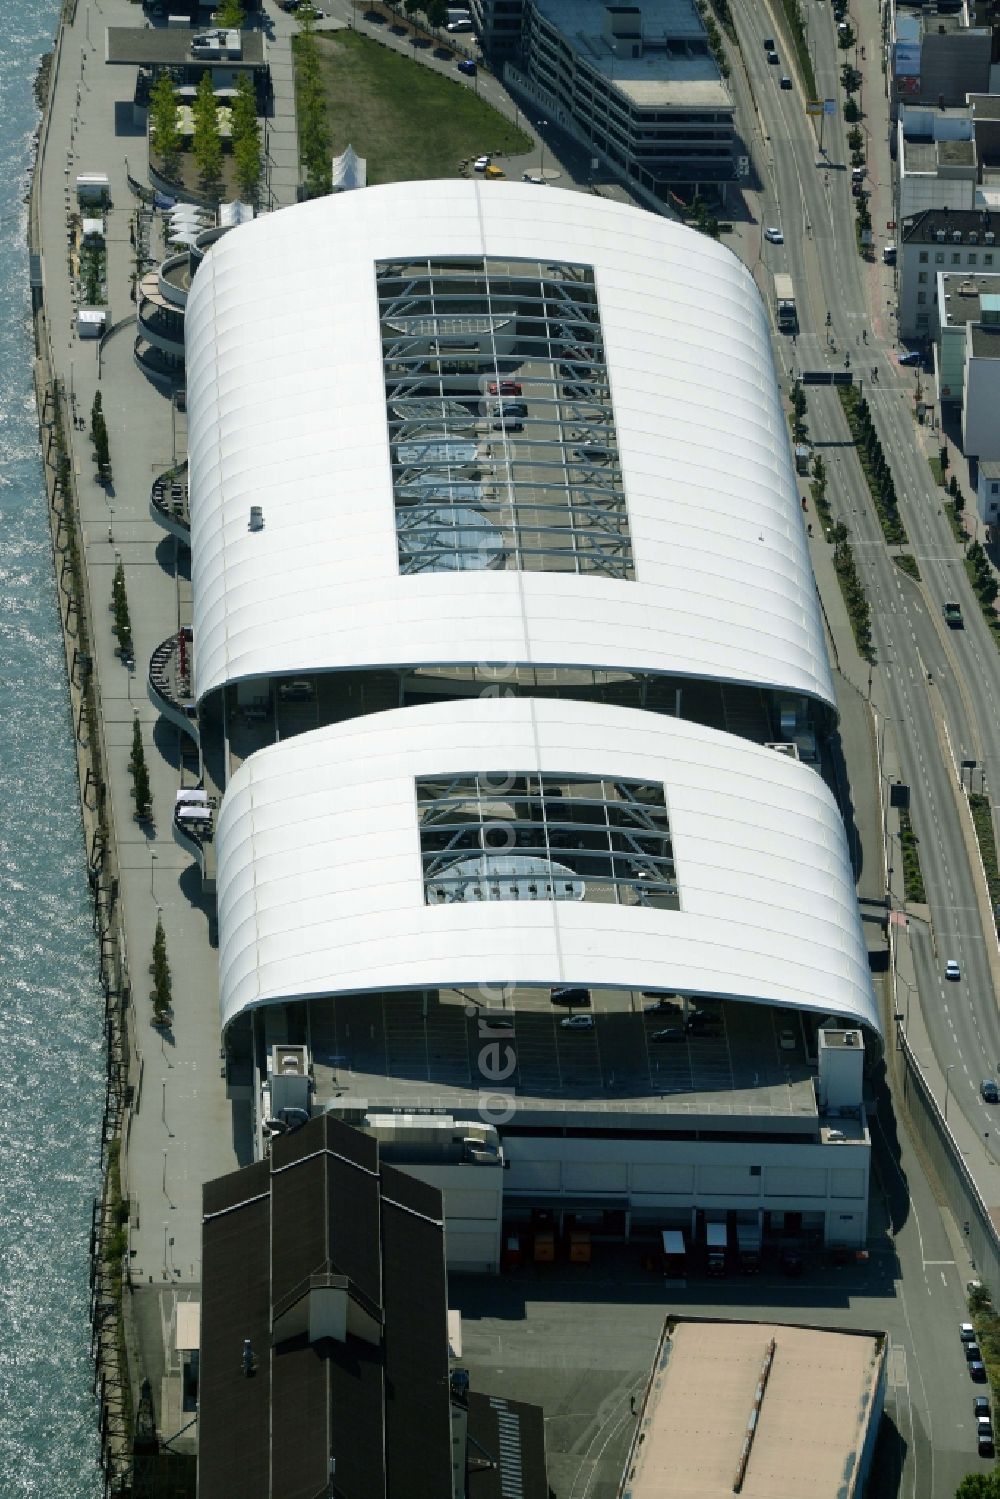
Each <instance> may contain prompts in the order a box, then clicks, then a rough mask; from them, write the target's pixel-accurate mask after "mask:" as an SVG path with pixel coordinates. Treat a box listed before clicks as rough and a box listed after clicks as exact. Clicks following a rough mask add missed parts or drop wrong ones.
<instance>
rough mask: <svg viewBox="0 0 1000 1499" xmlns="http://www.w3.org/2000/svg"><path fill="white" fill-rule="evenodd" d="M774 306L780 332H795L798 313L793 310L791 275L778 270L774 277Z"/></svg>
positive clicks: (793, 293)
mask: <svg viewBox="0 0 1000 1499" xmlns="http://www.w3.org/2000/svg"><path fill="white" fill-rule="evenodd" d="M774 307H775V312H776V314H777V318H778V330H779V332H781V333H795V332H797V330H798V326H799V315H798V313H797V312H796V310H795V289H794V287H793V286H792V278H791V276H786V275H784V274H783V273H781V272H779V273H778V274H777V275H776V276H775V278H774Z"/></svg>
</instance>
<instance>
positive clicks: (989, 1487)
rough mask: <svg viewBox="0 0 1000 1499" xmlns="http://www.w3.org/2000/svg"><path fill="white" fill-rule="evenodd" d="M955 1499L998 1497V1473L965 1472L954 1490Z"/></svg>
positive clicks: (999, 1492) (999, 1497)
mask: <svg viewBox="0 0 1000 1499" xmlns="http://www.w3.org/2000/svg"><path fill="white" fill-rule="evenodd" d="M955 1499H1000V1474H997V1473H996V1472H993V1473H966V1475H965V1477H964V1478H963V1479H962V1482H961V1483H960V1484H959V1486H958V1488H957V1489H956V1490H955Z"/></svg>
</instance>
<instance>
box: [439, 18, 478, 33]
mask: <svg viewBox="0 0 1000 1499" xmlns="http://www.w3.org/2000/svg"><path fill="white" fill-rule="evenodd" d="M444 29H445V31H471V30H472V22H471V21H470V20H469V19H468V17H466V19H465V20H464V21H449V22H448V24H447V26H446V27H445V28H444Z"/></svg>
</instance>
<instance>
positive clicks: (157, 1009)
mask: <svg viewBox="0 0 1000 1499" xmlns="http://www.w3.org/2000/svg"><path fill="white" fill-rule="evenodd" d="M152 967H153V990H152V993H151V995H150V998H151V999H152V1001H153V1022H154V1024H156V1025H163V1024H164V1022H165V1021H166V1019H167V1017H168V1015H169V1013H170V1007H171V1004H172V1003H173V992H172V984H171V979H170V964H169V963H168V962H167V938H166V933H165V932H164V930H163V917H162V916H159V915H158V916H157V918H156V932H155V934H154V936H153V964H152Z"/></svg>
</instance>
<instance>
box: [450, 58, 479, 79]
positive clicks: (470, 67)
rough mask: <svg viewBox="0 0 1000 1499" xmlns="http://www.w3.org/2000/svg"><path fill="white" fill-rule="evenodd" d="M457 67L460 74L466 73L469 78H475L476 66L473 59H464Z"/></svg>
mask: <svg viewBox="0 0 1000 1499" xmlns="http://www.w3.org/2000/svg"><path fill="white" fill-rule="evenodd" d="M455 66H456V67H457V68H458V71H459V72H460V73H464V74H465V76H466V77H467V78H475V76H476V65H475V63H474V62H473V60H472V58H471V57H463V58H462V61H461V62H459V63H456V64H455Z"/></svg>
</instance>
